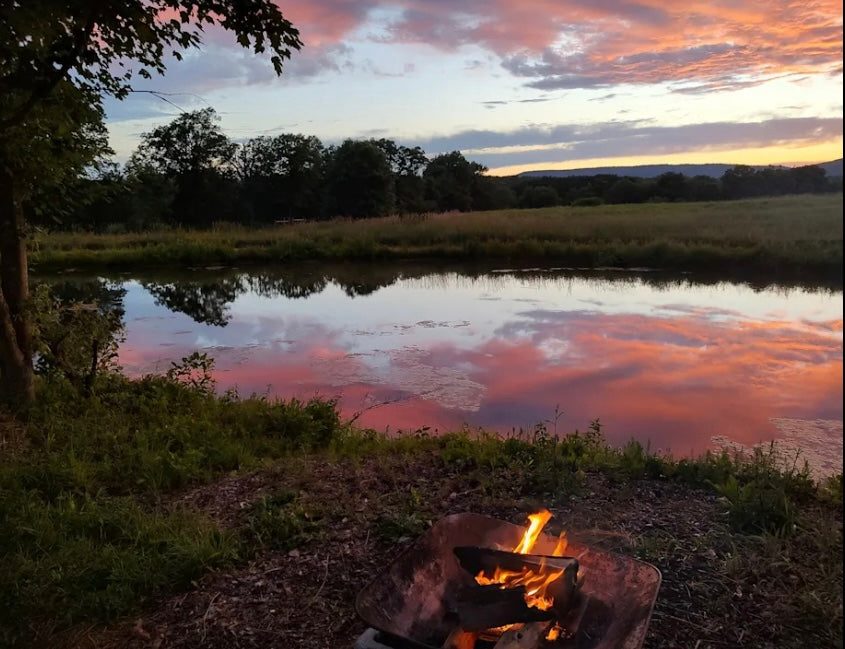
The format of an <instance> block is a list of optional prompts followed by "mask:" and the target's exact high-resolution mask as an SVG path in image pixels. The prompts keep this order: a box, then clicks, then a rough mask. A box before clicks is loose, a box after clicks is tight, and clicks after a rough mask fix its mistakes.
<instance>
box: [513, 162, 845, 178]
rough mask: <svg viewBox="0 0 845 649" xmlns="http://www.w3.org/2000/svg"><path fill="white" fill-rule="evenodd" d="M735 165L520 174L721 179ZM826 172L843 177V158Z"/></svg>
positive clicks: (826, 166)
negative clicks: (669, 175)
mask: <svg viewBox="0 0 845 649" xmlns="http://www.w3.org/2000/svg"><path fill="white" fill-rule="evenodd" d="M734 166H736V165H733V164H721V163H720V164H716V163H714V164H700V165H697V164H678V165H670V164H663V165H661V164H656V165H634V166H630V167H586V168H583V169H546V170H540V171H525V172H523V173H521V174H519V177H520V178H531V177H534V178H536V177H543V176H546V177H557V178H560V177H568V176H597V175H600V174H610V175H614V176H630V177H633V178H656V177H657V176H659V175H660V174H665V173H668V172H672V173H682V174H684V175H685V176H687V177H692V176H711V177H713V178H720V177H721V176H722V174H724V173H725V171H727V170H728V169H730V168H732V167H734ZM818 166H819V167H821V168H822V169H824V170H825V172H826V173H827V175H828V176H831V177H833V176H842V158H840V159H839V160H832V161H830V162H825V163H821V164H819V165H818ZM755 169H765V165H757V166H755Z"/></svg>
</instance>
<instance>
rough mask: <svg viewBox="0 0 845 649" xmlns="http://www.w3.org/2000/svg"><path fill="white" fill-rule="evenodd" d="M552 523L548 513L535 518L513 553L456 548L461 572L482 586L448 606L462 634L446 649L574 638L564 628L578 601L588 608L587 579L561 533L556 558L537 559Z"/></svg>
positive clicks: (475, 586) (456, 634)
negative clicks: (582, 590) (583, 589)
mask: <svg viewBox="0 0 845 649" xmlns="http://www.w3.org/2000/svg"><path fill="white" fill-rule="evenodd" d="M551 517H552V515H551V513H550V512H549V511H547V510H542V511H540V512H537V513H536V514H531V515H530V516H529V517H528V521H529V522H528V526H527V527H526V529H525V532H524V533H523V535H522V538H521V539H520V541H519V543H517V545H516V546H515V547H514V548H513V549H512V550H511V551H502V550H497V549H490V548H480V547H475V546H458V547H455V549H454V553H455V556H457V558H458V561H459V562H460V564H461V567H462V568H463V569H464V570H466V571H467V572H469V573H470V574H471V575H473V576H474V578H475V582H476V583H475V584H473V585H471V586H468V587H466V588H463V589H461V590H460V591H458V592H457V593H456V597H455V599H454V601H453V602H450V603H448V604H447V607H448V608H449V609H450V612H451V613H453V614H454V615H455V617H456V618H457V628H456V629H455V630H454V631H453V632H452V633H451V634H450V636H449V638H447V640H446V642H445V643H444V645H443V646H444V647H445V649H474V647H475V645H476V642H477V641H478V640H479V639H487V640H497V642H496V645H495V646H496V647H498V646H500V645H501V646H505V647H523V646H524V647H532V646H534V645H535V644H536V642H535V641H534V640H535V639H539V638H541V637H542V638H545V639H547V640H556V639H558V638H559V637H561V635H569V636H571V635H572V634H573V630H572V629H567V628H566V627H565V626H561V623H562V622H563V621H564V619H565V618H566V617H567V613H569V610H570V608H572V606H573V605H574V604H575V602H576V600H578V599H580V600H582V603H583V598H579V597H578V587H579V585H580V583H581V580H582V579H583V575H579V566H578V560H577V559H575V558H573V557H565V556H564V553H565V552H566V548H567V545H568V543H567V539H566V533H565V532H561V534H560V536H559V537H558V541H557V544H556V545H555V547H554V550H553V551H552V552H551V554H550V555H535V554H533V550H534V546H535V545H536V543H537V539H538V538H539V537H540V534H541V533H542V531H543V528H544V527H545V525H546V523H548V522H549V519H551ZM535 636H536V638H535ZM499 639H500V640H499Z"/></svg>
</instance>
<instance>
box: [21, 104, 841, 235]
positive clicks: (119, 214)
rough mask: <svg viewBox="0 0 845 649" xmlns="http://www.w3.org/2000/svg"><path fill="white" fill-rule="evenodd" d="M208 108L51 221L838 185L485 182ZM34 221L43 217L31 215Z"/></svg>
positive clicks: (474, 205) (634, 197)
mask: <svg viewBox="0 0 845 649" xmlns="http://www.w3.org/2000/svg"><path fill="white" fill-rule="evenodd" d="M218 122H219V118H218V116H217V114H216V113H215V111H214V109H212V108H206V109H204V110H199V111H194V112H186V113H183V114H182V115H180V116H178V117H177V118H176V119H174V120H173V121H172V122H170V123H169V124H165V125H163V126H159V127H157V128H155V129H153V130H152V131H150V132H148V133H145V134H143V136H142V138H141V143H140V145H139V146H138V148H137V149H136V151H135V152H134V153H133V154H132V156H131V158H130V159H129V161H128V162H127V164H126V165H124V167H123V168H120V167H119V166H118V165H116V164H114V163H110V164H107V165H104V166H102V167H101V168H100V169H99V170H98V172H97V173H96V174H95V175H89V176H87V177H84V178H81V179H80V180H79V185H78V187H77V190H76V194H78V195H80V196H83V197H84V200H81V201H76V203H75V205H74V207H73V209H72V210H70V211H67V212H66V213H65V214H64V215H63V216H61V217H59V218H56V215H55V211H48V210H43V215H42V216H41V218H40V222H41V223H42V224H43V225H47V226H49V227H53V228H74V229H86V230H94V231H109V230H110V231H119V230H124V229H125V230H145V229H149V228H153V227H157V226H161V225H180V226H186V227H198V228H204V227H209V226H210V225H212V224H214V223H216V222H234V223H243V224H246V225H252V226H261V225H271V224H274V223H279V222H289V221H296V220H300V219H304V220H313V219H325V218H333V217H349V218H366V217H378V216H385V215H390V214H400V215H403V214H419V213H426V212H448V211H470V210H478V211H483V210H493V209H507V208H514V207H520V208H538V207H551V206H555V205H595V204H600V203H610V204H618V203H644V202H659V201H716V200H723V199H735V198H746V197H752V196H761V195H779V194H789V193H806V192H813V193H815V192H828V191H836V190H841V179H830V178H828V177H827V175H826V174H825V172H824V170H823V169H821V168H820V167H818V166H807V167H798V168H793V169H787V168H778V167H766V168H763V169H755V168H753V167H747V166H737V167H734V168H732V169H729V170H728V171H726V172H725V174H724V175H723V176H722V177H721V178H712V177H709V176H693V177H687V176H685V175H683V174H681V173H673V172H669V173H664V174H662V175H660V176H658V177H657V178H634V177H623V176H617V175H612V174H599V175H594V176H571V177H520V176H512V177H491V176H487V175H485V172H486V171H487V169H486V168H485V167H484V166H483V165H480V164H478V163H476V162H472V161H469V160H467V159H466V158H465V157H464V156H463V155H462V154H461V153H460V152H459V151H452V152H450V153H444V154H439V155H435V156H433V157H430V156H428V155H427V154H426V152H425V151H423V149H422V148H420V147H418V146H415V147H407V146H404V145H402V144H398V143H397V142H395V141H393V140H390V139H385V138H382V139H368V140H352V139H348V140H346V141H344V142H343V143H342V144H340V145H330V146H325V145H324V144H323V143H322V142H321V141H320V140H319V138H317V137H314V136H310V135H302V134H297V133H283V134H280V135H276V136H261V137H256V138H253V139H250V140H248V141H246V142H244V143H241V144H238V143H235V142H232V141H231V140H230V139H229V138H228V137H227V136H226V135H225V134H224V133H223V131H222V129H221V128H220V126H219V123H218ZM33 219H34V220H35V221H36V222H38V221H39V216H38V215H37V214H33Z"/></svg>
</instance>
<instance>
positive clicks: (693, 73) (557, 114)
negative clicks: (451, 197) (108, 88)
mask: <svg viewBox="0 0 845 649" xmlns="http://www.w3.org/2000/svg"><path fill="white" fill-rule="evenodd" d="M279 5H280V7H281V9H282V11H283V13H284V15H285V17H286V18H288V19H289V20H290V21H291V22H293V24H294V25H295V26H296V27H297V28H298V29H299V31H300V36H301V39H302V41H303V42H304V47H303V48H302V50H300V51H299V52H294V53H293V55H292V57H291V59H290V60H289V61H287V63H286V65H285V71H284V73H283V74H282V76H281V77H277V76H276V75H275V74H274V72H273V69H272V66H271V64H270V61H269V59H268V58H267V57H266V56H262V55H255V54H253V53H251V52H250V51H248V50H244V49H242V48H240V47H239V46H237V45H236V44H235V43H234V39H233V38H232V37H231V35H230V34H228V33H226V32H223V31H222V30H219V29H212V30H209V31H207V32H206V34H205V38H204V43H203V46H202V47H201V48H200V49H198V50H192V51H190V52H189V53H188V54H187V55H186V56H185V58H184V60H183V61H181V62H176V61H172V62H171V63H170V64H169V66H168V71H167V73H166V75H165V76H163V77H153V78H152V79H151V80H144V79H139V80H138V81H137V82H136V83H135V85H134V87H135V88H136V89H138V90H154V91H157V92H160V93H173V94H167V95H162V96H163V97H164V98H165V99H166V100H167V101H164V99H162V98H160V97H157V96H155V95H152V94H148V93H136V94H132V95H130V96H129V98H127V99H125V100H123V101H117V100H113V99H110V100H108V101H107V102H106V112H107V116H108V126H109V132H110V138H111V144H112V147H113V148H114V150H115V152H116V157H117V159H118V160H121V161H122V160H125V159H126V158H127V157H128V156H129V155H130V154H131V152H132V151H133V150H134V149H135V147H136V146H137V145H138V142H139V141H140V137H141V135H142V133H144V132H148V131H150V130H151V129H153V128H155V127H156V126H157V125H160V124H164V123H167V122H169V121H170V120H172V119H173V118H175V117H176V116H177V115H179V114H180V111H190V110H197V109H201V108H206V107H208V106H211V107H213V108H214V109H215V110H216V111H217V112H218V114H219V115H220V117H221V122H220V125H221V127H222V128H223V130H224V132H225V133H226V134H227V135H228V136H229V137H230V138H232V139H233V140H235V141H238V142H243V141H246V140H248V139H249V138H252V137H257V136H262V135H269V136H272V135H278V134H281V133H302V134H305V135H316V136H317V137H319V138H320V139H321V140H322V141H323V143H324V144H327V145H328V144H338V143H340V142H342V141H343V140H345V139H347V138H352V139H367V138H390V139H393V140H395V141H397V142H398V143H400V144H404V145H406V146H421V147H422V148H423V149H424V150H425V151H426V152H427V153H428V154H430V155H436V154H439V153H448V152H450V151H455V150H458V151H461V152H462V153H463V154H464V155H465V156H466V157H467V158H468V159H470V160H474V161H476V162H479V163H481V164H483V165H485V166H486V167H488V169H489V170H490V173H491V174H494V175H509V174H515V173H519V172H522V171H528V170H536V169H577V168H584V167H595V166H622V165H635V164H666V163H669V164H680V163H695V164H702V163H711V162H712V163H728V164H761V165H765V164H786V165H798V164H812V163H816V162H826V161H829V160H833V159H836V158H841V157H842V123H843V111H842V101H843V100H842V91H843V85H842V62H843V61H842V33H843V31H842V30H843V24H842V3H841V2H839V1H833V0H805V1H791V0H686V1H685V2H667V1H666V0H631V1H628V0H619V1H614V0H386V1H382V2H374V1H373V0H282V1H280V2H279Z"/></svg>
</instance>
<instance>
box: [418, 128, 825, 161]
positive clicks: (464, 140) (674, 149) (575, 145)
mask: <svg viewBox="0 0 845 649" xmlns="http://www.w3.org/2000/svg"><path fill="white" fill-rule="evenodd" d="M841 136H842V120H841V118H838V117H837V118H824V117H819V118H816V117H794V118H781V119H768V120H765V121H760V122H707V123H698V124H686V125H681V126H657V125H655V124H653V123H651V122H646V121H625V122H610V123H605V124H592V125H572V124H569V125H567V124H564V125H558V126H553V127H546V126H528V127H525V128H522V129H518V130H515V131H511V132H506V133H502V132H496V131H481V130H470V131H463V132H460V133H455V134H452V135H448V136H441V137H433V138H427V139H419V140H416V141H413V142H412V143H411V144H413V145H418V146H421V147H423V149H425V150H426V151H427V152H429V153H432V154H437V153H446V152H449V151H455V150H458V151H473V150H475V151H476V152H475V153H468V154H466V155H467V157H468V158H470V159H472V160H474V161H476V162H480V163H482V164H484V165H486V166H488V167H491V168H495V167H504V166H510V165H520V164H531V163H538V162H540V163H543V162H562V161H576V160H587V159H592V158H607V157H622V156H633V155H660V154H669V153H683V152H688V151H697V150H701V149H706V148H725V149H727V148H737V149H739V148H745V147H764V146H772V145H778V144H781V145H784V144H799V143H802V142H816V141H820V140H827V139H832V138H835V137H841ZM506 147H545V148H542V149H531V150H527V151H502V152H485V151H478V150H479V149H488V148H506ZM728 162H730V161H728Z"/></svg>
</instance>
